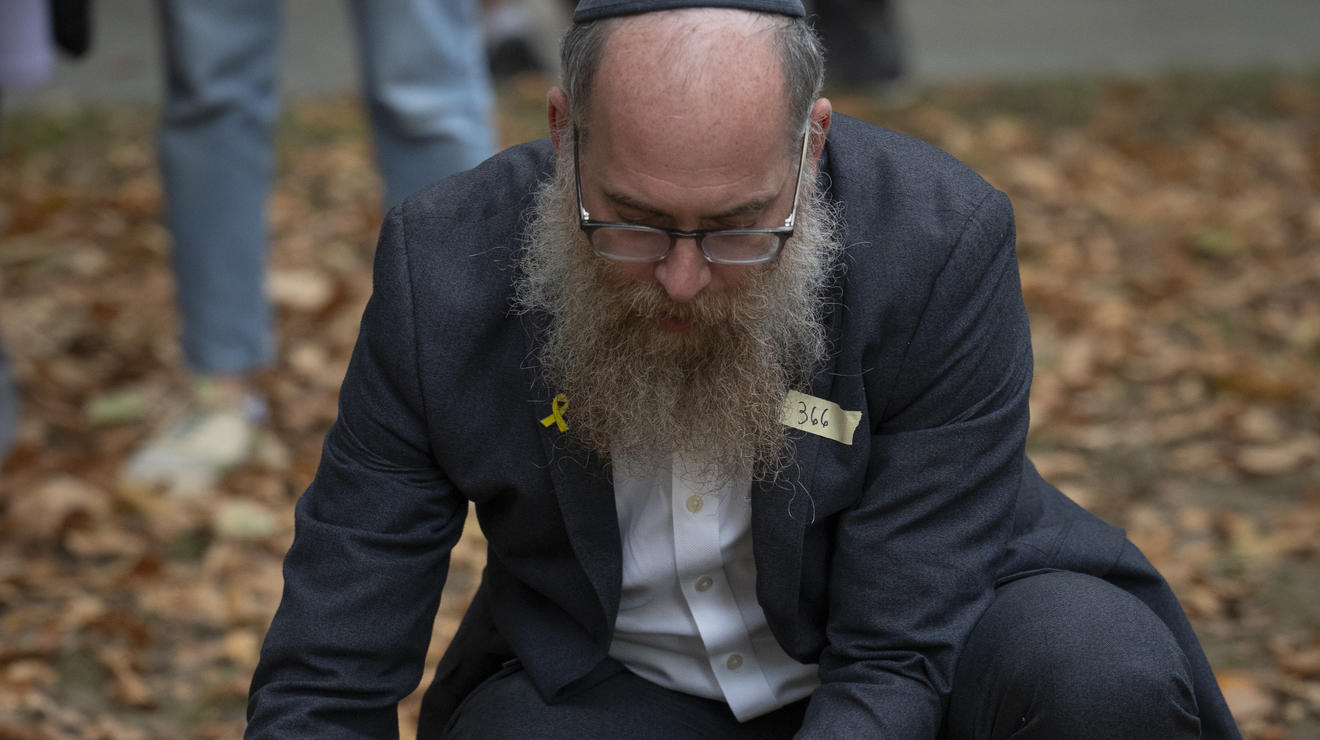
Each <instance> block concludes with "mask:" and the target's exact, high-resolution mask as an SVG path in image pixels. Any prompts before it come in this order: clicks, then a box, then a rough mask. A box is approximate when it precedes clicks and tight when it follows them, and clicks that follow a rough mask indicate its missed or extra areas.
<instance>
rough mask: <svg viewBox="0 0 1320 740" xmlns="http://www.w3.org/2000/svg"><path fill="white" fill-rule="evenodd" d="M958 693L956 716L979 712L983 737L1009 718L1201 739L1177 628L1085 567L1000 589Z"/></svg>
mask: <svg viewBox="0 0 1320 740" xmlns="http://www.w3.org/2000/svg"><path fill="white" fill-rule="evenodd" d="M954 694H955V701H954V702H953V703H952V705H951V713H954V712H959V713H963V714H964V715H966V716H964V717H963V719H962V722H964V723H966V722H967V721H968V719H969V717H971V716H975V717H977V719H976V721H975V724H977V725H978V726H979V727H981V728H982V730H981V731H980V732H977V733H975V736H981V737H985V736H991V735H992V734H994V735H997V734H998V733H988V732H986V729H985V728H986V727H987V726H988V725H993V726H994V727H996V728H998V730H999V732H1002V731H1004V730H1005V729H1007V728H1005V727H1004V725H1005V723H1006V722H1011V723H1012V724H1013V725H1015V726H1016V727H1018V728H1028V727H1031V726H1033V725H1035V726H1037V727H1038V728H1039V729H1040V733H1039V735H1038V736H1040V737H1050V736H1055V735H1052V734H1051V733H1057V732H1061V731H1064V730H1065V728H1066V730H1067V732H1068V734H1067V736H1068V737H1078V738H1081V737H1156V736H1158V737H1180V736H1181V735H1180V734H1179V733H1186V734H1187V735H1188V736H1191V737H1195V736H1197V730H1198V727H1199V721H1198V720H1197V716H1196V700H1195V695H1194V692H1193V689H1192V679H1191V670H1190V668H1189V666H1188V663H1187V659H1186V657H1185V656H1184V655H1183V653H1182V650H1181V649H1180V648H1179V647H1178V644H1177V642H1176V640H1175V639H1174V637H1173V635H1172V633H1170V632H1169V629H1168V628H1167V627H1166V626H1165V625H1164V623H1163V622H1161V621H1160V619H1159V618H1158V617H1157V616H1156V615H1155V614H1154V612H1152V611H1151V610H1150V609H1149V608H1147V607H1146V605H1145V604H1143V603H1141V601H1139V600H1138V599H1137V598H1136V597H1134V596H1132V595H1131V594H1129V593H1127V592H1126V591H1123V590H1122V589H1120V588H1118V587H1116V586H1114V585H1112V584H1110V583H1107V582H1106V581H1103V580H1101V579H1099V578H1094V577H1091V576H1086V575H1081V574H1076V573H1062V572H1060V573H1047V574H1042V575H1037V576H1031V577H1028V578H1023V579H1021V580H1018V581H1014V582H1011V583H1008V584H1006V585H1004V586H1002V587H1000V589H998V591H997V593H996V595H995V600H994V601H993V602H992V604H991V606H990V608H989V609H988V610H987V611H986V613H985V615H984V616H983V617H982V618H981V621H980V622H979V623H978V624H977V626H976V628H975V629H974V630H973V633H972V636H971V638H970V639H969V641H968V644H967V646H966V648H965V649H964V651H963V656H962V658H961V661H960V663H959V668H958V674H957V678H956V679H955V687H954ZM973 708H974V709H973ZM968 712H970V714H968ZM953 719H954V718H953V717H951V721H952V720H953ZM1063 723H1077V724H1076V725H1075V726H1074V725H1073V724H1063ZM1133 731H1136V732H1138V734H1136V735H1131V734H1124V733H1131V732H1133ZM1145 732H1153V733H1154V734H1142V733H1145ZM1078 733H1080V734H1078ZM1025 736H1030V735H1025ZM1058 736H1060V737H1061V736H1063V735H1058Z"/></svg>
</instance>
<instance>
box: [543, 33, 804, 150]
mask: <svg viewBox="0 0 1320 740" xmlns="http://www.w3.org/2000/svg"><path fill="white" fill-rule="evenodd" d="M561 54H562V58H563V59H562V61H563V69H564V90H565V92H566V93H567V97H568V100H569V103H570V105H571V117H572V122H573V123H574V124H575V125H576V126H578V128H579V129H583V130H585V129H586V128H588V127H589V126H590V125H591V124H592V123H593V120H592V118H591V115H590V110H591V105H592V102H593V100H594V99H595V97H596V94H597V92H598V91H599V89H600V87H601V85H602V84H610V85H612V86H614V91H615V92H622V93H625V95H624V96H622V97H620V96H617V95H616V96H612V97H611V104H612V105H617V104H619V103H620V101H625V102H631V103H634V104H637V105H647V104H649V105H651V109H652V110H654V111H656V112H657V114H661V113H664V114H668V113H674V114H678V113H685V114H689V115H702V116H711V117H713V116H718V115H720V114H721V113H723V114H725V115H729V114H735V115H742V114H747V115H759V116H761V117H764V116H765V115H766V114H767V113H771V114H774V115H780V116H782V117H783V120H784V121H785V122H786V124H787V126H788V127H789V130H788V131H787V132H786V133H787V135H788V140H787V141H788V142H789V143H790V145H791V144H792V143H793V142H795V141H796V139H797V136H798V135H800V134H801V129H800V128H799V127H800V126H801V125H802V123H804V122H805V121H806V120H807V116H808V114H809V112H810V111H811V107H812V103H813V102H814V101H815V99H816V98H817V96H819V94H820V89H821V86H822V85H823V83H824V68H825V62H824V52H823V50H822V48H821V45H820V42H819V40H818V39H817V37H816V35H815V33H814V32H813V31H812V30H811V28H810V26H808V25H807V24H806V22H805V21H804V20H803V19H801V18H791V17H788V16H783V15H774V14H767V13H753V12H748V11H743V10H730V9H718V8H688V9H682V10H669V11H660V12H653V13H644V14H640V15H633V16H624V17H621V18H610V19H605V20H600V21H595V22H591V23H584V24H577V25H575V26H574V27H573V28H572V29H570V31H569V32H568V34H567V35H566V36H565V37H564V42H563V46H562V48H561ZM602 73H603V74H604V75H606V76H608V79H602ZM712 97H717V99H712ZM661 98H663V100H662V99H661ZM664 102H668V103H673V104H675V105H676V106H677V108H675V107H673V106H671V107H669V108H665V107H663V106H662V105H661V104H662V103H664ZM747 105H752V106H753V107H752V108H751V109H750V110H739V109H738V107H739V106H742V107H746V106H747Z"/></svg>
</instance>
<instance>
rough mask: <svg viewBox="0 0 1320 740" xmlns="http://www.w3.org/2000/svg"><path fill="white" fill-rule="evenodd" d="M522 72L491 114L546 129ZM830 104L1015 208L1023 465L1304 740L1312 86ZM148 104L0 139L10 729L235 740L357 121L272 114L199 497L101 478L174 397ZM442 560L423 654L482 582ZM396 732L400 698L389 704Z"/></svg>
mask: <svg viewBox="0 0 1320 740" xmlns="http://www.w3.org/2000/svg"><path fill="white" fill-rule="evenodd" d="M543 93H544V82H543V81H539V80H534V79H532V80H523V81H521V82H520V83H517V84H514V85H512V86H510V87H509V88H508V89H505V90H503V91H502V94H501V120H500V127H501V133H502V136H503V138H504V140H505V141H506V142H510V143H512V142H515V141H520V140H524V139H527V138H533V137H536V136H539V135H541V132H542V131H543V123H542V121H543V114H542V112H541V105H542V102H541V101H542V100H543V97H542V96H543ZM834 99H835V103H836V108H838V109H840V110H842V111H845V112H850V113H854V114H857V115H860V116H862V117H865V118H868V119H870V120H873V121H876V122H879V123H883V124H885V125H888V126H890V127H893V128H897V129H899V130H902V131H905V132H908V133H911V134H913V135H916V136H918V137H920V138H923V139H926V140H928V141H931V142H933V143H935V144H937V145H939V146H941V147H943V148H944V149H946V150H948V151H950V152H952V153H953V154H954V155H956V156H958V157H960V158H962V159H964V160H965V161H967V162H969V163H970V164H972V165H973V166H974V167H976V168H977V169H978V170H979V171H981V172H982V173H983V174H984V175H985V176H986V177H987V178H988V179H989V180H990V181H991V182H992V183H994V184H995V185H997V186H999V187H1000V188H1003V189H1004V190H1006V191H1007V192H1008V193H1009V195H1010V196H1012V198H1013V202H1014V204H1015V205H1016V208H1017V215H1018V230H1019V252H1020V255H1021V260H1022V278H1023V289H1024V292H1025V295H1026V300H1027V304H1028V307H1029V309H1030V311H1031V315H1032V330H1033V335H1034V339H1035V348H1036V367H1037V374H1036V384H1035V389H1034V393H1033V396H1032V416H1033V420H1032V421H1033V424H1032V433H1031V438H1030V444H1031V448H1032V452H1033V456H1034V458H1035V459H1036V461H1037V463H1038V465H1039V467H1040V468H1041V469H1042V470H1043V471H1044V472H1045V473H1046V475H1047V476H1048V477H1049V478H1050V479H1052V480H1053V481H1055V482H1056V483H1058V484H1059V485H1060V486H1061V487H1062V488H1063V489H1064V490H1065V491H1066V492H1068V493H1069V494H1070V495H1072V496H1073V497H1074V498H1075V499H1076V500H1078V501H1079V502H1081V503H1083V504H1084V505H1086V506H1088V507H1089V508H1091V509H1092V510H1093V511H1096V512H1097V513H1099V514H1101V515H1102V516H1104V517H1106V518H1107V519H1108V520H1110V521H1112V522H1115V523H1118V524H1120V525H1122V526H1124V527H1126V528H1127V529H1128V531H1129V533H1130V536H1131V537H1132V539H1134V540H1135V541H1136V542H1137V543H1138V544H1139V545H1140V546H1141V547H1142V548H1143V550H1144V551H1145V552H1146V554H1147V555H1148V556H1149V557H1150V558H1151V560H1153V561H1154V562H1155V563H1156V565H1158V566H1159V567H1160V568H1161V569H1162V570H1163V572H1164V573H1165V574H1166V575H1167V576H1168V578H1169V580H1170V581H1171V582H1172V583H1173V585H1174V587H1175V589H1176V590H1177V592H1178V594H1179V596H1180V598H1181V599H1182V601H1183V605H1184V607H1185V608H1186V610H1187V612H1188V613H1189V614H1190V616H1191V618H1192V620H1193V622H1194V624H1195V626H1196V628H1197V630H1198V632H1199V634H1200V635H1201V637H1202V640H1203V642H1204V644H1205V646H1206V649H1207V651H1208V652H1209V654H1210V656H1211V660H1212V662H1213V663H1214V664H1215V666H1216V669H1217V671H1218V674H1219V678H1220V682H1221V684H1222V686H1223V688H1224V690H1225V693H1226V694H1227V696H1228V698H1229V701H1230V703H1231V705H1232V707H1233V710H1234V712H1235V713H1236V715H1237V716H1238V718H1239V721H1240V723H1241V725H1242V727H1243V729H1244V731H1245V733H1246V734H1247V736H1248V737H1250V738H1253V739H1254V740H1282V739H1284V738H1287V739H1291V740H1302V739H1303V738H1314V737H1320V552H1318V551H1320V431H1318V430H1320V197H1317V196H1318V195H1320V78H1317V77H1316V76H1282V75H1274V74H1265V73H1260V74H1247V75H1235V76H1229V77H1224V76H1220V77H1205V76H1193V75H1183V76H1176V77H1169V78H1165V79H1160V80H1155V81H1141V82H1137V81H1104V80H1080V81H1074V82H1062V83H1050V84H1034V85H1025V84H1024V85H993V86H991V85H987V86H970V85H969V86H957V87H941V88H937V89H931V90H927V91H924V92H922V93H921V94H920V95H919V96H918V97H917V98H916V99H914V100H910V101H906V102H905V103H904V104H902V105H894V104H892V103H891V104H885V103H884V102H883V101H881V100H879V99H875V98H870V97H867V96H863V95H858V94H853V93H850V92H849V91H835V95H834ZM151 137H152V112H151V111H149V110H143V109H135V108H118V107H99V108H90V109H89V108H74V107H71V108H68V109H64V110H57V111H45V112H41V113H24V114H21V115H10V116H9V117H8V118H6V119H5V121H4V122H3V126H0V143H2V144H3V153H2V159H0V168H2V169H0V328H2V329H3V332H4V334H5V337H6V341H7V346H8V348H9V350H10V353H11V354H12V359H13V363H14V365H15V369H16V372H17V374H18V379H19V382H20V384H21V395H22V400H23V404H24V407H23V416H22V422H21V429H20V438H19V445H18V447H17V449H16V450H15V452H14V454H13V455H12V456H11V458H10V459H9V461H8V462H7V464H6V465H5V467H4V469H3V473H0V738H11V737H12V738H63V737H70V738H72V737H91V738H138V737H143V738H155V737H160V738H178V737H202V738H206V737H217V738H219V737H233V736H236V735H238V734H239V733H240V732H241V728H242V726H243V707H244V703H245V695H246V690H247V683H248V679H249V677H250V675H251V672H252V669H253V667H254V665H255V661H256V658H257V651H258V648H259V646H260V641H261V637H262V634H263V631H264V629H265V626H266V624H267V622H268V621H269V619H270V616H271V614H272V613H273V611H274V609H275V606H276V604H277V603H278V600H279V595H280V587H281V577H280V558H281V556H282V554H283V552H284V550H285V548H286V547H287V546H288V544H289V541H290V538H291V536H292V516H291V511H292V506H293V503H294V501H295V499H296V498H297V496H298V495H299V494H300V493H301V491H302V489H303V488H304V487H305V486H306V484H307V483H308V481H309V480H310V478H311V476H312V473H313V470H314V469H315V466H316V463H317V460H318V456H319V453H320V444H321V438H322V436H323V435H324V433H325V431H326V429H327V427H328V425H329V424H330V423H331V421H332V420H333V418H334V414H335V392H336V389H337V386H338V383H339V381H340V378H341V376H342V373H343V370H344V367H345V364H346V362H347V358H348V353H349V350H350V348H351V347H352V344H353V341H354V338H355V336H356V331H357V322H358V317H359V312H360V311H361V308H362V306H363V304H364V303H365V301H366V298H367V296H368V294H369V291H370V270H369V267H370V261H371V254H372V251H373V246H374V239H375V232H376V229H377V226H378V223H379V221H380V217H381V215H382V214H381V210H380V206H379V205H378V202H379V201H378V195H377V191H378V188H377V182H376V179H375V175H374V173H373V170H372V166H371V155H370V151H369V149H368V145H367V143H366V137H365V130H364V122H363V117H362V114H361V111H360V109H359V108H358V107H357V105H356V103H355V102H354V101H352V100H351V99H347V98H346V99H338V100H330V101H325V102H320V103H311V104H300V105H296V106H293V107H291V108H290V109H289V110H288V112H287V114H286V116H285V119H284V121H283V123H282V125H281V128H280V135H279V142H280V150H279V151H280V167H279V176H278V180H277V181H276V183H275V189H274V194H273V199H272V204H271V223H272V229H273V234H274V243H273V247H272V254H271V258H270V263H271V271H270V288H271V291H272V294H273V295H274V298H275V301H276V304H277V306H278V312H279V317H278V318H279V329H280V335H281V351H280V355H279V360H278V363H277V365H276V366H275V367H274V368H272V369H271V370H270V371H269V372H267V373H265V374H264V375H263V376H262V378H261V383H262V385H263V387H264V389H265V391H266V392H267V393H268V394H269V396H270V400H271V406H272V424H271V427H270V433H269V434H268V435H267V437H266V438H265V439H263V441H262V444H261V449H260V452H259V454H258V457H257V459H256V461H255V462H254V463H253V464H252V465H250V466H248V467H246V468H245V469H243V470H240V471H236V472H234V473H232V474H231V475H229V476H228V477H227V478H225V480H224V481H223V483H222V485H221V486H220V487H219V489H218V490H216V491H215V492H213V494H211V495H209V496H201V497H191V498H178V497H168V496H163V495H148V494H143V493H140V492H133V491H126V490H121V489H119V488H118V487H116V486H115V484H114V480H115V471H116V469H117V467H118V466H119V465H120V463H121V462H122V460H123V459H124V457H125V455H126V454H127V453H128V451H129V450H130V449H131V448H132V447H133V445H134V444H135V443H137V442H138V441H139V440H140V439H141V438H142V436H143V434H144V432H145V429H147V428H148V427H149V426H150V425H151V423H153V422H154V421H155V420H156V419H158V418H159V417H160V416H161V415H163V414H166V413H167V411H168V407H169V405H170V399H171V398H172V397H173V396H174V395H175V394H176V393H177V391H178V389H179V387H180V385H181V382H182V378H183V376H182V375H181V372H180V358H179V352H178V349H177V347H176V344H175V336H176V331H177V328H176V320H175V316H174V312H173V308H172V307H173V303H172V291H173V286H172V283H171V278H170V272H169V268H168V251H169V239H168V236H167V234H166V233H165V232H164V230H163V229H162V227H161V226H160V223H159V213H160V209H161V197H160V185H159V182H158V180H157V176H156V171H155V169H154V154H153V148H152V138H151ZM482 552H483V550H482V543H481V540H480V534H479V533H478V532H477V531H476V527H475V526H472V527H469V533H468V534H467V535H466V536H465V539H464V541H463V543H462V544H461V545H460V548H459V552H458V553H457V554H456V557H455V560H454V567H453V572H452V574H451V578H450V583H449V586H448V592H447V594H446V598H445V599H444V601H443V602H442V605H441V614H440V616H439V618H438V620H437V623H436V629H435V635H436V637H435V639H434V640H433V646H432V657H431V661H432V662H433V661H434V659H435V657H436V655H437V654H438V651H439V650H440V649H441V648H442V647H443V645H444V643H445V641H446V640H447V639H448V636H449V634H451V632H452V630H453V628H454V627H455V625H456V620H457V617H458V616H459V615H460V614H461V613H462V609H463V606H464V601H465V599H466V598H467V596H468V594H469V593H470V590H471V589H472V588H473V587H474V585H475V579H476V577H477V575H478V574H479V572H480V567H481V558H482ZM400 711H401V714H402V715H403V716H404V728H405V734H407V728H408V727H409V725H410V719H411V718H413V717H415V715H416V711H417V696H416V695H414V697H413V698H412V699H410V700H409V701H408V702H405V704H404V705H403V706H402V708H401V710H400Z"/></svg>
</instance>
